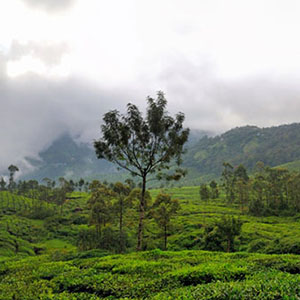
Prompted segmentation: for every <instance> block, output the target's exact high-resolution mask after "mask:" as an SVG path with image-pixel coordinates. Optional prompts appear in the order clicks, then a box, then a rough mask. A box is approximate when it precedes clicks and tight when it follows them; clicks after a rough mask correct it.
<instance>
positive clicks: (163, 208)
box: [152, 193, 180, 250]
mask: <svg viewBox="0 0 300 300" xmlns="http://www.w3.org/2000/svg"><path fill="white" fill-rule="evenodd" d="M179 208H180V206H179V202H178V200H176V199H171V196H170V195H168V194H162V193H160V194H159V195H158V196H157V197H156V199H155V201H154V203H153V207H152V216H153V218H154V220H155V222H156V223H157V225H158V226H159V227H161V229H162V231H163V235H164V250H167V238H168V230H169V226H170V222H171V218H172V217H173V216H174V215H175V214H176V213H177V211H178V210H179Z"/></svg>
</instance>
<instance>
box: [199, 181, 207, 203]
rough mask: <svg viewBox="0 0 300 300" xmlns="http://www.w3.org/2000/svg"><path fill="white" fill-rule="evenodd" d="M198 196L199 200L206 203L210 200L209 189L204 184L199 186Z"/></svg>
mask: <svg viewBox="0 0 300 300" xmlns="http://www.w3.org/2000/svg"><path fill="white" fill-rule="evenodd" d="M199 194H200V198H201V200H203V201H205V202H206V201H207V200H209V198H210V193H209V189H208V187H207V185H206V184H201V185H200V190H199Z"/></svg>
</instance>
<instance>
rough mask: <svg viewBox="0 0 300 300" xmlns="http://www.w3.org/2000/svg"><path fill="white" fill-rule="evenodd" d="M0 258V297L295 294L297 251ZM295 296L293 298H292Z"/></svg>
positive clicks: (299, 278) (299, 291)
mask: <svg viewBox="0 0 300 300" xmlns="http://www.w3.org/2000/svg"><path fill="white" fill-rule="evenodd" d="M50 259H51V258H50V257H49V256H45V255H44V256H39V257H31V258H30V257H29V258H27V259H22V260H17V259H16V258H15V259H10V260H7V261H0V299H3V300H4V299H5V300H9V299H20V300H21V299H31V300H34V299H142V298H143V299H146V298H147V299H220V300H221V299H299V297H300V275H299V266H300V263H299V257H298V256H297V255H266V254H250V253H233V254H227V253H218V252H208V251H181V252H163V251H160V250H153V251H147V252H142V253H130V254H125V255H114V256H103V257H100V258H99V257H98V258H86V259H83V258H75V259H73V260H67V261H57V262H53V261H51V260H50ZM297 297H298V298H297Z"/></svg>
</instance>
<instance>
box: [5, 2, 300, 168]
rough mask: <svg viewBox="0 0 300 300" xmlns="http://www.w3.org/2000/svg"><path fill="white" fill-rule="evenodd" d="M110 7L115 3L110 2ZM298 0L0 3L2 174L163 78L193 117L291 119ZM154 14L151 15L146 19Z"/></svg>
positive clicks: (212, 122) (160, 86) (223, 121)
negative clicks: (0, 23) (11, 165)
mask: <svg viewBox="0 0 300 300" xmlns="http://www.w3.org/2000/svg"><path fill="white" fill-rule="evenodd" d="M116 8H117V9H116ZM299 13H300V5H299V3H298V2H297V1H293V0H288V1H283V0H280V1H276V2H274V1H272V0H267V1H263V3H262V2H261V1H258V0H255V1H251V2H248V3H241V1H238V0H229V1H226V5H225V3H223V2H222V1H218V0H205V1H196V0H191V1H189V4H188V5H187V3H186V2H184V1H182V0H166V1H163V3H162V2H161V1H158V0H154V1H151V3H150V2H149V1H146V0H128V1H123V0H113V1H109V2H103V1H97V0H91V1H88V2H87V1H84V0H64V1H56V0H55V1H49V0H40V1H34V0H11V1H6V3H5V4H4V2H3V3H0V19H1V22H2V24H3V26H1V29H0V104H1V109H0V120H1V129H0V139H1V147H0V174H1V173H3V172H5V170H6V169H7V167H8V165H10V164H11V163H13V164H16V165H18V166H20V168H21V169H22V170H23V171H25V172H26V171H28V170H30V168H31V165H29V164H28V162H26V160H25V157H28V156H30V157H34V158H36V159H39V153H40V152H42V151H43V150H45V149H47V148H48V147H49V146H50V145H51V144H52V143H53V142H54V141H55V140H57V138H59V137H60V136H61V135H63V134H69V135H70V136H72V137H76V139H78V140H79V141H82V142H89V143H91V142H92V141H93V140H94V139H97V138H99V136H100V124H101V119H102V116H103V114H104V113H105V112H107V111H108V110H111V109H118V110H120V111H121V112H124V110H125V109H126V104H127V103H128V102H133V103H135V104H137V105H138V106H139V107H140V109H141V110H144V109H145V107H146V101H145V99H146V97H147V96H148V95H150V96H152V97H154V96H155V94H156V92H157V91H159V90H162V91H164V92H165V93H166V98H167V100H168V111H169V112H170V114H172V115H173V114H175V113H177V112H179V111H181V112H184V113H185V115H186V122H185V124H186V126H188V127H190V128H192V129H198V130H206V131H211V132H217V133H222V132H225V131H226V130H229V129H230V128H234V127H236V126H244V125H248V124H249V125H257V126H274V125H279V124H286V123H292V122H299V113H298V112H299V111H300V99H299V97H300V96H299V95H300V87H299V84H298V79H299V75H300V73H299V69H300V68H299V67H300V62H299V57H298V56H299V51H300V43H299V41H298V39H296V38H295V36H298V28H299V26H300V21H299ZM153 20H155V22H153Z"/></svg>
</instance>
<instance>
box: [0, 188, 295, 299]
mask: <svg viewBox="0 0 300 300" xmlns="http://www.w3.org/2000/svg"><path fill="white" fill-rule="evenodd" d="M165 192H166V193H169V194H171V195H172V197H174V198H177V199H179V202H180V205H181V209H180V211H179V212H178V214H177V216H176V217H174V218H172V226H171V228H170V234H169V238H168V241H169V246H168V249H169V250H170V251H162V250H159V249H158V248H161V247H162V236H161V232H160V229H159V228H158V227H157V224H155V222H154V221H153V220H147V222H146V228H145V245H147V249H146V250H147V251H143V252H140V253H135V252H133V251H134V250H135V246H136V236H135V235H136V226H137V222H136V212H135V211H134V209H131V210H129V211H128V212H127V213H126V218H125V220H126V224H127V227H126V234H127V235H128V249H127V252H128V253H126V254H118V255H113V254H114V253H115V252H116V251H114V250H113V249H110V250H109V249H102V248H100V249H99V248H98V249H92V250H87V249H80V245H81V244H80V243H78V240H79V239H80V237H82V233H83V232H88V231H89V230H91V227H92V226H88V223H89V213H90V212H89V210H88V207H87V200H88V198H89V196H90V195H88V194H86V193H82V192H73V193H72V194H71V195H69V197H68V201H67V202H66V203H65V204H64V205H63V210H62V213H60V209H59V207H58V206H57V205H56V204H55V203H54V204H50V203H47V202H44V201H42V202H41V201H38V200H35V199H30V198H26V197H24V196H20V195H15V194H11V193H9V192H0V299H3V300H8V299H15V300H16V299H19V300H23V299H30V300H33V299H45V300H46V299H57V300H59V299H78V300H79V299H80V300H82V299H94V300H96V299H216V300H217V299H249V300H250V299H298V298H297V297H299V295H300V290H299V283H300V277H299V276H300V275H299V271H300V264H299V256H298V255H296V254H298V253H299V249H300V248H299V247H300V240H299V237H300V235H299V220H300V217H299V214H298V215H294V216H290V217H286V216H285V217H280V216H270V217H254V216H249V215H246V214H244V213H243V212H242V211H241V209H240V207H239V206H238V205H236V204H235V203H232V204H230V205H228V204H226V202H225V201H224V200H225V199H224V195H223V194H221V195H220V197H219V198H218V199H215V200H210V201H209V202H206V201H203V200H201V199H199V188H198V187H183V188H172V189H166V190H165ZM158 193H159V190H151V196H152V198H155V196H157V194H158ZM47 214H48V216H47ZM224 215H232V216H236V217H240V218H241V220H242V222H243V225H242V231H241V234H240V236H239V237H237V238H236V239H235V240H234V247H235V251H243V252H235V253H225V252H217V251H214V252H210V251H203V249H204V245H205V243H207V242H208V245H209V246H210V247H212V246H214V245H215V244H216V243H215V242H216V240H214V239H212V238H211V237H212V236H213V235H212V234H213V233H214V232H215V231H209V232H207V229H209V228H212V226H213V224H214V223H215V222H216V220H220V219H221V218H222V216H224ZM107 229H110V231H109V232H110V234H113V236H114V234H115V233H116V232H117V231H116V230H117V229H116V228H115V227H111V226H110V225H108V226H107ZM215 238H216V236H215ZM109 242H110V243H114V240H113V239H111V240H109ZM102 246H103V245H102ZM220 246H221V247H222V245H220ZM201 249H202V250H201ZM220 249H221V248H220ZM220 249H219V250H220ZM254 252H260V253H254ZM282 253H286V254H282ZM288 253H294V254H288ZM270 254H272V255H270ZM287 295H288V296H289V297H290V298H284V297H285V296H287Z"/></svg>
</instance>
